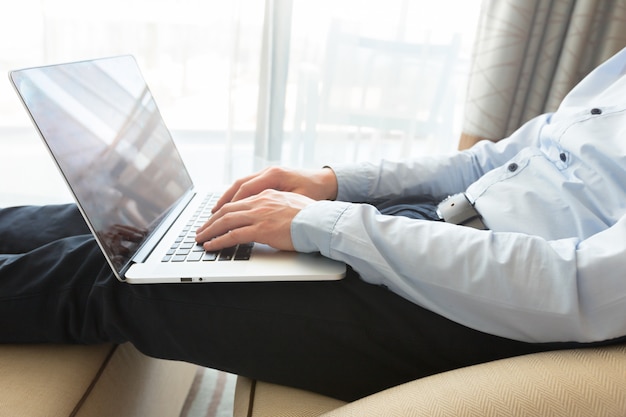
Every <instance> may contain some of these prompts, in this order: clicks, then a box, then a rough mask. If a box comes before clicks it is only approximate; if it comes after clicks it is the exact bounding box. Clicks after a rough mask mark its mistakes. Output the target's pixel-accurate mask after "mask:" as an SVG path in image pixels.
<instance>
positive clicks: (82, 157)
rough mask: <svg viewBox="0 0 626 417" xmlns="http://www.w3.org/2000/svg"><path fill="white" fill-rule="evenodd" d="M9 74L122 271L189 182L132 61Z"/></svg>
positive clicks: (73, 64)
mask: <svg viewBox="0 0 626 417" xmlns="http://www.w3.org/2000/svg"><path fill="white" fill-rule="evenodd" d="M12 78H13V82H14V84H15V86H16V88H17V89H18V90H19V92H20V95H21V97H22V100H23V101H24V104H25V105H26V107H27V108H28V110H29V112H30V114H31V116H32V118H33V120H34V122H35V124H36V125H37V127H38V129H39V130H40V132H41V134H42V136H43V137H44V138H45V141H46V143H47V144H48V147H49V148H50V151H51V153H52V154H53V156H54V158H55V159H56V161H57V163H58V165H59V167H60V169H61V171H62V172H63V174H64V175H65V176H66V177H67V179H68V182H69V183H70V184H73V186H72V192H73V193H74V195H75V197H76V199H77V200H78V201H79V203H80V205H81V208H82V210H83V212H84V213H85V215H86V217H87V218H88V219H89V222H90V223H91V227H92V229H93V230H94V232H95V233H96V234H97V235H98V239H99V241H100V244H101V245H102V246H103V247H104V250H106V251H107V253H108V254H109V255H110V257H111V259H113V263H114V264H115V265H114V266H115V268H116V269H117V270H118V271H119V270H121V269H123V268H124V267H125V266H126V265H127V264H128V262H129V258H130V256H132V255H133V254H134V253H135V251H136V249H137V248H138V247H139V246H140V245H141V243H142V242H143V241H144V240H145V239H146V236H147V235H148V234H149V233H150V232H151V231H152V230H153V229H154V228H155V227H156V226H157V225H158V223H159V221H161V220H162V219H163V217H164V216H165V215H166V214H167V213H168V211H169V210H170V208H171V207H172V206H173V205H174V204H175V203H176V202H177V201H178V200H179V199H180V198H181V197H182V196H183V195H184V193H185V192H186V191H187V190H188V189H190V188H191V186H192V182H191V179H190V177H189V174H188V173H187V171H186V169H185V167H184V165H183V163H182V160H181V158H180V155H179V154H178V151H177V150H176V148H175V147H174V146H173V144H172V141H171V138H170V136H169V135H170V134H169V131H168V130H167V128H166V126H165V124H164V123H163V120H162V118H161V116H160V114H159V110H158V108H157V106H156V103H155V101H154V99H153V97H152V95H151V93H150V91H149V89H148V87H147V86H146V83H145V81H144V80H143V77H142V76H141V73H140V71H139V69H138V66H137V64H136V62H135V60H134V58H132V57H130V56H125V57H116V58H109V59H102V60H95V61H85V62H80V63H72V64H66V65H54V66H49V67H42V68H31V69H26V70H21V71H15V72H13V73H12ZM163 161H168V162H167V163H165V162H163ZM148 179H149V180H148ZM155 183H156V184H159V185H158V186H157V187H155V186H152V185H151V184H155Z"/></svg>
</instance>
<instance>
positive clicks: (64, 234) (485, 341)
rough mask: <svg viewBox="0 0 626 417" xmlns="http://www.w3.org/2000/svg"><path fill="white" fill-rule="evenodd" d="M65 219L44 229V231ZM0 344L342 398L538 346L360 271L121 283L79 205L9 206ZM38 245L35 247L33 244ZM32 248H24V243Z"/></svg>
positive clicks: (0, 230)
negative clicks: (17, 232) (142, 361)
mask: <svg viewBox="0 0 626 417" xmlns="http://www.w3.org/2000/svg"><path fill="white" fill-rule="evenodd" d="M52 218H53V219H54V221H55V222H56V223H55V224H54V225H52V226H50V227H49V230H48V231H46V232H45V233H40V232H41V231H42V230H43V229H46V228H47V226H48V225H50V223H49V221H50V219H52ZM18 226H19V227H20V228H21V229H23V231H24V232H26V235H27V236H26V237H27V238H28V235H29V234H31V235H33V236H30V238H31V239H30V243H19V244H18V245H16V248H19V249H20V250H16V249H15V248H14V250H11V248H7V246H9V242H5V241H4V240H3V242H5V243H4V248H3V249H7V252H10V253H13V254H12V255H0V322H2V325H1V326H0V328H1V329H3V330H2V333H1V334H0V341H2V342H5V343H7V342H57V343H100V342H114V343H121V342H125V341H131V342H132V343H134V344H135V345H136V346H137V347H138V348H139V349H140V350H141V351H143V352H144V353H146V354H148V355H151V356H155V357H161V358H167V359H177V360H185V361H189V362H194V363H198V364H200V365H203V366H208V367H212V368H217V369H222V370H225V371H228V372H232V373H236V374H242V375H246V376H249V377H253V378H258V379H262V380H266V381H268V382H276V383H281V384H289V385H292V386H297V387H300V388H304V389H310V390H314V391H317V392H321V393H323V394H327V395H331V396H335V397H339V398H342V399H348V400H351V399H354V398H357V397H360V396H363V395H366V394H369V393H371V392H375V391H378V390H380V389H383V388H386V387H388V386H392V385H396V384H399V383H402V382H405V381H408V380H412V379H415V378H418V377H422V376H426V375H429V374H433V373H437V372H441V371H445V370H448V369H453V368H456V367H460V366H465V365H470V364H473V363H479V362H484V361H489V360H493V359H497V358H501V357H507V356H512V355H518V354H523V353H527V352H533V351H538V350H543V349H548V348H555V347H558V346H557V345H541V346H533V345H529V344H525V343H519V342H514V341H510V340H505V339H501V338H497V337H495V336H490V335H486V334H483V333H480V332H476V331H474V330H471V329H468V328H465V327H463V326H460V325H458V324H456V323H453V322H450V321H449V320H447V319H445V318H443V317H440V316H438V315H436V314H434V313H432V312H430V311H428V310H425V309H423V308H421V307H419V306H416V305H414V304H412V303H410V302H408V301H406V300H404V299H402V298H401V297H398V296H396V295H395V294H393V293H391V292H389V291H387V290H385V289H383V288H380V287H377V286H372V285H369V284H367V283H364V282H363V281H361V280H360V279H359V278H358V276H357V274H356V273H354V272H352V271H350V273H349V274H348V276H347V277H346V278H345V279H344V280H341V281H336V282H306V283H288V282H287V283H285V282H276V283H273V282H268V283H214V284H206V283H204V284H149V285H129V284H125V283H121V282H118V281H117V280H116V279H115V278H114V276H113V275H112V273H111V271H110V269H109V268H108V265H107V264H106V262H105V261H104V258H103V256H102V254H101V253H100V251H99V248H98V246H97V244H96V243H95V241H94V240H93V238H92V237H91V235H89V234H79V235H77V236H72V235H71V233H70V231H71V232H73V233H84V232H85V230H87V229H86V226H85V225H84V222H83V221H82V218H81V217H80V214H79V213H78V211H77V210H76V209H75V207H72V206H57V207H56V208H47V209H41V208H40V209H36V208H24V209H22V211H20V210H18V209H15V210H13V211H11V212H6V211H4V210H3V211H0V236H3V237H4V236H9V235H11V234H13V233H14V229H15V228H16V227H18ZM27 249H28V251H25V250H27ZM20 252H24V253H20Z"/></svg>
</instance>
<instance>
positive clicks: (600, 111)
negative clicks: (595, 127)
mask: <svg viewBox="0 0 626 417" xmlns="http://www.w3.org/2000/svg"><path fill="white" fill-rule="evenodd" d="M591 114H602V109H598V108H594V109H591Z"/></svg>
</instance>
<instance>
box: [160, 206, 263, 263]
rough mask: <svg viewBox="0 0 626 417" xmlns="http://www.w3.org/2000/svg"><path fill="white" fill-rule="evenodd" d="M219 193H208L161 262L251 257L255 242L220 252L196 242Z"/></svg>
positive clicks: (210, 260)
mask: <svg viewBox="0 0 626 417" xmlns="http://www.w3.org/2000/svg"><path fill="white" fill-rule="evenodd" d="M218 199H219V195H216V194H209V195H207V196H206V197H205V198H204V200H203V201H202V203H201V204H200V207H198V210H196V212H195V213H194V214H193V216H192V217H191V219H190V220H189V221H188V222H187V224H186V225H185V227H184V228H183V230H181V232H180V234H179V235H178V237H176V239H175V240H174V242H173V243H172V245H171V246H170V248H169V250H168V251H167V253H166V254H165V256H164V257H163V259H162V260H161V262H212V261H218V262H219V261H247V260H249V259H250V254H251V253H252V247H253V246H254V243H244V244H241V245H237V246H233V247H230V248H224V249H222V250H221V251H218V252H207V251H205V250H204V248H203V247H202V246H201V245H199V244H197V243H196V230H197V229H198V227H200V226H202V225H203V224H204V223H206V221H207V220H208V219H209V217H211V208H212V207H213V206H214V205H215V204H216V203H217V200H218Z"/></svg>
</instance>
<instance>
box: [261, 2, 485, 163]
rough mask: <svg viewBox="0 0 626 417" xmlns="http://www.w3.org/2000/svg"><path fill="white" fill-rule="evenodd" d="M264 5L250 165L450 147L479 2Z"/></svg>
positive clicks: (336, 159)
mask: <svg viewBox="0 0 626 417" xmlns="http://www.w3.org/2000/svg"><path fill="white" fill-rule="evenodd" d="M267 4H268V5H269V7H268V9H267V10H266V13H267V14H266V16H268V17H266V20H265V22H266V25H265V31H264V34H265V36H264V39H265V42H266V43H265V47H264V48H263V51H264V57H265V60H262V62H263V63H265V66H264V69H263V71H264V72H263V74H264V77H265V78H264V81H266V83H267V84H265V91H261V96H260V99H259V114H258V116H259V119H258V124H257V126H259V129H258V130H257V142H256V143H257V145H258V146H257V148H256V155H255V156H256V165H257V167H260V166H262V165H264V164H266V165H267V164H274V163H283V164H288V165H297V166H319V165H321V164H323V163H332V162H344V161H356V160H375V159H379V158H381V157H388V158H395V159H397V158H403V157H410V156H411V155H415V154H419V153H428V152H445V151H448V150H451V149H453V148H455V147H456V145H457V141H458V137H459V135H460V131H461V129H460V126H461V120H462V113H463V108H462V105H463V102H464V97H465V89H466V81H467V75H468V73H469V63H470V56H471V47H472V45H473V39H474V33H475V29H476V23H477V19H478V12H479V10H480V1H479V0H470V1H468V0H458V1H455V0H448V1H441V2H431V1H423V0H419V1H415V0H413V1H409V0H390V1H386V2H384V3H383V2H380V1H374V0H361V1H353V0H320V1H316V2H309V1H304V0H300V1H299V0H269V1H268V3H267ZM286 33H289V34H290V36H284V34H286ZM279 51H280V53H278V52H279ZM262 88H264V87H263V86H262Z"/></svg>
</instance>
